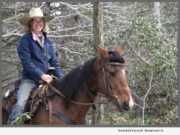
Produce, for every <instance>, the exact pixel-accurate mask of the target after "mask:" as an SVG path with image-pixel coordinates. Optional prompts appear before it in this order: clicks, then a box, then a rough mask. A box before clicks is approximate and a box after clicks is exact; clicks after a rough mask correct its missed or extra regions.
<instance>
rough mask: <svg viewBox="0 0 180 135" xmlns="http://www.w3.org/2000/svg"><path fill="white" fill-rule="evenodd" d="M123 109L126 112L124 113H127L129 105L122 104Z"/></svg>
mask: <svg viewBox="0 0 180 135" xmlns="http://www.w3.org/2000/svg"><path fill="white" fill-rule="evenodd" d="M123 109H124V110H126V111H128V110H129V104H128V103H126V102H124V103H123Z"/></svg>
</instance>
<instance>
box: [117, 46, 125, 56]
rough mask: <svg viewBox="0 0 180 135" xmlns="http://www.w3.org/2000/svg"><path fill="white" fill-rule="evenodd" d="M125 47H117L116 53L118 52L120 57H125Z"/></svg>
mask: <svg viewBox="0 0 180 135" xmlns="http://www.w3.org/2000/svg"><path fill="white" fill-rule="evenodd" d="M124 50H125V49H124V47H116V48H115V51H116V52H118V53H119V54H120V55H123V54H124Z"/></svg>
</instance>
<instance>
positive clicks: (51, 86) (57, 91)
mask: <svg viewBox="0 0 180 135" xmlns="http://www.w3.org/2000/svg"><path fill="white" fill-rule="evenodd" d="M48 86H49V87H50V88H51V90H53V91H54V92H55V93H56V94H58V96H60V97H63V98H65V96H64V95H63V94H62V93H61V92H60V91H59V90H58V89H57V88H55V87H54V86H53V85H51V84H48ZM98 93H99V92H98ZM99 94H101V95H104V94H103V93H99ZM70 102H71V103H74V104H78V105H85V106H86V105H87V106H89V105H96V104H105V103H108V102H98V103H95V102H89V103H88V102H87V103H85V102H80V101H74V100H70Z"/></svg>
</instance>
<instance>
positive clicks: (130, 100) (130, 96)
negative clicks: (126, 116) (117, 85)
mask: <svg viewBox="0 0 180 135" xmlns="http://www.w3.org/2000/svg"><path fill="white" fill-rule="evenodd" d="M133 106H134V101H133V98H132V95H131V94H129V107H130V108H133Z"/></svg>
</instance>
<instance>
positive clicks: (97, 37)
mask: <svg viewBox="0 0 180 135" xmlns="http://www.w3.org/2000/svg"><path fill="white" fill-rule="evenodd" d="M93 4H94V5H93V8H94V18H93V19H94V22H93V30H94V50H95V52H97V48H98V47H103V46H104V37H103V35H104V34H103V7H102V3H100V0H95V1H94V3H93ZM97 100H100V101H101V100H102V99H101V98H99V99H97ZM99 108H100V112H99V114H100V120H101V119H103V116H104V105H100V106H99ZM96 120H97V116H96V112H95V110H93V112H92V124H95V123H96Z"/></svg>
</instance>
